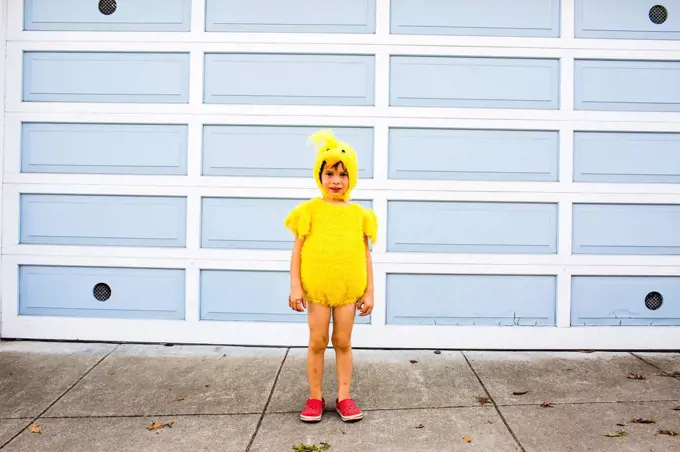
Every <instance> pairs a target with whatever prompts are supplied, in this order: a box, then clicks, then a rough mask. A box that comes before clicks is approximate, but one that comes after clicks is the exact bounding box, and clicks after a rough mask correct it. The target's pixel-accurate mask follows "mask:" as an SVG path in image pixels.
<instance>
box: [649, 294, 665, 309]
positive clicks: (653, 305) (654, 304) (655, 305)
mask: <svg viewBox="0 0 680 452" xmlns="http://www.w3.org/2000/svg"><path fill="white" fill-rule="evenodd" d="M662 304H663V297H662V296H661V294H660V293H659V292H649V293H648V294H647V296H646V297H645V306H647V309H650V310H652V311H656V310H657V309H659V308H660V307H661V305H662Z"/></svg>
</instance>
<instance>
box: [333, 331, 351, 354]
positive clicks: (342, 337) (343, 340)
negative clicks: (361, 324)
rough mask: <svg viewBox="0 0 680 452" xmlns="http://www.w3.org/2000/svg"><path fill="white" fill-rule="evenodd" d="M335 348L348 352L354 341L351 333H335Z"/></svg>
mask: <svg viewBox="0 0 680 452" xmlns="http://www.w3.org/2000/svg"><path fill="white" fill-rule="evenodd" d="M332 340H333V348H334V349H335V350H336V351H338V352H348V351H349V350H350V349H351V348H352V341H351V339H350V336H349V334H336V333H335V332H334V333H333V338H332Z"/></svg>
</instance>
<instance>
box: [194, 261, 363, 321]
mask: <svg viewBox="0 0 680 452" xmlns="http://www.w3.org/2000/svg"><path fill="white" fill-rule="evenodd" d="M289 294H290V273H289V272H287V271H268V270H263V271H259V270H202V271H201V320H221V321H243V322H292V323H307V311H305V312H297V311H293V310H292V309H290V308H289V307H288V302H287V301H286V300H287V299H288V295H289ZM331 321H332V319H331ZM370 321H371V316H366V317H359V316H358V315H357V317H356V323H360V324H368V323H370Z"/></svg>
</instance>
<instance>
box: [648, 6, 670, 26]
mask: <svg viewBox="0 0 680 452" xmlns="http://www.w3.org/2000/svg"><path fill="white" fill-rule="evenodd" d="M666 19H668V10H667V9H666V7H665V6H662V5H654V6H652V8H651V9H650V10H649V20H651V21H652V22H654V23H655V24H662V23H664V22H666Z"/></svg>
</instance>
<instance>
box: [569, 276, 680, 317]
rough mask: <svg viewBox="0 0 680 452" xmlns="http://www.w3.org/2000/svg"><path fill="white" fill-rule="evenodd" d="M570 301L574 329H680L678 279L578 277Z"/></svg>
mask: <svg viewBox="0 0 680 452" xmlns="http://www.w3.org/2000/svg"><path fill="white" fill-rule="evenodd" d="M571 300H572V301H571V303H572V306H571V324H572V325H574V326H584V325H587V326H630V325H633V326H648V325H651V326H663V325H680V278H678V277H676V276H575V277H573V278H572V284H571ZM659 304H660V306H659ZM647 305H649V307H648V306H647Z"/></svg>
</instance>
